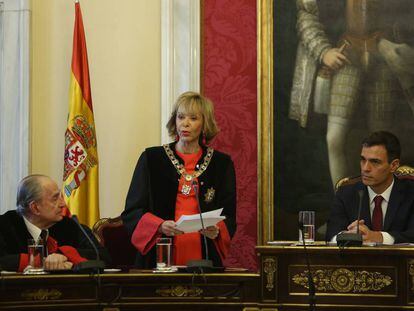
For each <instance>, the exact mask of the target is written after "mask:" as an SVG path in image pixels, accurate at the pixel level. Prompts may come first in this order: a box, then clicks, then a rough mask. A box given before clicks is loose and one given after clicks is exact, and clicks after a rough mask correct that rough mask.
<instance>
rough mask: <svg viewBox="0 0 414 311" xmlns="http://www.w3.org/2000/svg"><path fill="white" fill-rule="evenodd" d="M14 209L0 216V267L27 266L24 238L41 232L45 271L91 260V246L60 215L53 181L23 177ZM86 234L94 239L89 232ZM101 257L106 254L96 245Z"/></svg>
mask: <svg viewBox="0 0 414 311" xmlns="http://www.w3.org/2000/svg"><path fill="white" fill-rule="evenodd" d="M16 205H17V208H16V210H13V211H8V212H6V213H5V214H3V215H1V216H0V268H1V269H3V270H12V271H23V270H24V269H25V268H26V266H27V265H28V261H29V256H28V253H27V243H28V239H30V238H33V239H35V240H38V239H39V237H40V236H41V235H42V237H43V238H44V240H46V242H45V244H46V245H47V247H46V248H47V256H46V257H45V269H46V270H60V269H71V268H72V267H73V265H76V264H79V263H81V262H84V261H87V260H88V259H95V257H96V254H95V252H94V250H93V247H92V245H91V244H90V243H89V242H88V240H87V238H86V237H85V235H84V234H82V232H81V230H80V228H79V226H78V225H77V224H76V223H75V221H74V220H72V219H71V218H68V217H64V216H63V214H62V212H63V208H65V207H66V203H65V201H64V199H63V196H62V193H61V191H60V189H59V187H58V186H57V184H56V182H54V181H53V180H52V179H50V178H49V177H47V176H44V175H30V176H27V177H25V178H23V179H22V180H21V182H20V184H19V187H18V190H17V202H16ZM87 231H88V232H89V233H88V234H89V236H90V237H91V238H92V239H94V237H93V235H92V233H91V231H90V230H89V229H88V230H87ZM94 241H95V244H96V245H97V246H99V243H98V242H97V241H96V240H94ZM99 252H100V255H101V258H103V259H105V260H106V261H108V260H109V256H108V254H107V252H106V250H105V249H104V248H101V247H100V248H99Z"/></svg>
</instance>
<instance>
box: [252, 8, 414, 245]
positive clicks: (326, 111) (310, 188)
mask: <svg viewBox="0 0 414 311" xmlns="http://www.w3.org/2000/svg"><path fill="white" fill-rule="evenodd" d="M258 8H259V9H258V16H259V27H258V38H259V45H258V46H259V53H258V55H259V65H258V68H259V94H260V98H259V103H260V135H259V137H260V141H259V145H260V161H261V162H260V164H261V165H260V170H259V172H260V184H259V191H260V198H259V206H260V222H259V223H260V229H261V230H260V239H261V242H263V243H265V242H267V241H269V240H274V239H275V240H297V239H298V228H297V223H298V221H297V217H298V212H299V211H301V210H313V211H315V212H316V238H317V240H324V236H325V229H326V221H327V219H328V216H329V211H330V205H331V202H332V199H333V196H334V185H335V183H336V181H337V180H338V179H340V178H342V177H345V176H355V175H358V174H359V159H360V155H359V153H360V148H361V145H360V144H361V140H362V139H363V138H364V137H365V136H367V135H368V134H369V133H370V132H372V131H375V130H388V131H391V132H393V133H394V134H396V135H397V136H398V137H399V139H400V141H401V145H402V150H403V152H402V158H401V162H402V163H403V164H408V165H412V164H413V163H414V148H413V147H414V140H412V139H411V138H412V137H413V135H414V122H413V121H414V114H413V112H414V92H413V90H414V26H412V20H414V1H410V0H393V1H390V0H297V1H293V0H258Z"/></svg>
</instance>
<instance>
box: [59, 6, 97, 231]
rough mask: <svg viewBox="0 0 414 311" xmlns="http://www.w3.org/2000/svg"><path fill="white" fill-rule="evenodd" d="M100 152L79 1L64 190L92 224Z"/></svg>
mask: <svg viewBox="0 0 414 311" xmlns="http://www.w3.org/2000/svg"><path fill="white" fill-rule="evenodd" d="M98 184H99V176H98V151H97V145H96V135H95V121H94V118H93V109H92V97H91V87H90V83H89V67H88V54H87V51H86V40H85V32H84V29H83V21H82V13H81V9H80V4H79V2H76V3H75V28H74V32H73V52H72V73H71V78H70V89H69V115H68V127H67V129H66V132H65V163H64V174H63V192H64V197H65V201H66V204H67V205H68V207H69V210H70V213H72V214H76V215H78V217H79V220H80V222H81V223H84V224H86V225H88V226H89V227H92V226H93V224H94V223H95V222H96V221H97V220H98V219H99V187H98Z"/></svg>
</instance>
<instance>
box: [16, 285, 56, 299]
mask: <svg viewBox="0 0 414 311" xmlns="http://www.w3.org/2000/svg"><path fill="white" fill-rule="evenodd" d="M21 296H22V298H24V299H26V300H35V301H38V300H56V299H59V298H60V297H61V296H62V292H61V291H58V290H57V289H44V288H39V289H36V290H26V291H24V292H22V293H21Z"/></svg>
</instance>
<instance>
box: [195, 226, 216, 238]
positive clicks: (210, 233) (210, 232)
mask: <svg viewBox="0 0 414 311" xmlns="http://www.w3.org/2000/svg"><path fill="white" fill-rule="evenodd" d="M200 233H201V234H203V235H205V236H206V237H208V238H209V239H212V240H214V239H215V238H217V236H218V235H219V227H217V226H210V227H207V228H206V229H205V230H200Z"/></svg>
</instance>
